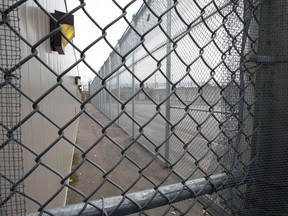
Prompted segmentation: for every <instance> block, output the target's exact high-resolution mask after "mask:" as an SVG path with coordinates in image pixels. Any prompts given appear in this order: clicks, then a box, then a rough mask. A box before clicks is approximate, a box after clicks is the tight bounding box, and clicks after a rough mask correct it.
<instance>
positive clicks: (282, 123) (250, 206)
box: [243, 0, 288, 216]
mask: <svg viewBox="0 0 288 216" xmlns="http://www.w3.org/2000/svg"><path fill="white" fill-rule="evenodd" d="M287 11H288V4H287V1H286V0H278V1H275V0H267V1H263V2H262V6H261V17H260V31H259V32H260V35H261V37H260V39H259V44H258V53H257V55H258V56H257V57H256V59H258V63H260V64H262V67H261V69H260V70H259V71H258V72H257V76H256V93H257V95H259V94H261V97H260V100H258V101H257V104H256V107H255V122H254V127H255V129H257V133H256V134H254V137H253V140H252V155H251V156H252V158H253V159H254V160H253V163H252V164H251V165H250V169H249V173H248V186H249V191H248V193H247V195H246V204H245V206H244V210H243V211H244V212H243V215H264V216H266V215H287V212H288V202H287V197H288V181H287V176H288V174H287V173H288V166H287V155H288V148H287V140H288V133H287V131H288V115H287V113H288V97H287V95H288V88H287V86H288V76H287V71H288V63H287V62H288V61H287V59H288V58H287V56H288V54H287V50H288V40H287V39H288V28H287V23H288V16H287ZM282 58H283V59H282Z"/></svg>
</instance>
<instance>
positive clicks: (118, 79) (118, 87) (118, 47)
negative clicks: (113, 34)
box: [115, 41, 121, 125]
mask: <svg viewBox="0 0 288 216" xmlns="http://www.w3.org/2000/svg"><path fill="white" fill-rule="evenodd" d="M117 51H118V52H119V53H121V46H120V41H118V46H117ZM115 55H116V54H115ZM117 93H118V95H117V97H118V99H119V100H120V101H121V98H120V97H121V93H120V72H119V70H118V71H117ZM119 113H120V104H119V103H118V102H117V115H118V114H119ZM117 123H118V125H120V119H119V118H118V120H117Z"/></svg>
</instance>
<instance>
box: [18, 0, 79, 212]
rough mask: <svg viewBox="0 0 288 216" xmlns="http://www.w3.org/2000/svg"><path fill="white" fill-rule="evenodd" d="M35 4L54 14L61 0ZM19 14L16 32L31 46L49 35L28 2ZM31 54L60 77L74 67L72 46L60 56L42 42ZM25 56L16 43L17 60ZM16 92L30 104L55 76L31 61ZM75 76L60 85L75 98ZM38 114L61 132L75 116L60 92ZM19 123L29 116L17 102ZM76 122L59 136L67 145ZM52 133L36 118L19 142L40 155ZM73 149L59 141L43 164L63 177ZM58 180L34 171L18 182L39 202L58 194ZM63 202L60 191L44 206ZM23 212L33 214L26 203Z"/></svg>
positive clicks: (30, 161) (31, 161)
mask: <svg viewBox="0 0 288 216" xmlns="http://www.w3.org/2000/svg"><path fill="white" fill-rule="evenodd" d="M39 2H40V4H41V5H43V6H44V8H45V9H46V10H47V11H49V12H51V13H52V12H54V10H55V9H56V10H59V11H63V12H65V4H64V1H63V0H61V1H59V0H49V1H46V0H41V1H39ZM19 9H20V11H19V18H20V28H21V30H20V33H21V35H22V36H23V37H24V38H25V39H27V40H28V41H29V42H30V43H31V44H34V43H36V42H37V41H38V40H40V39H41V38H42V37H43V36H44V35H46V34H48V33H49V31H50V30H49V18H48V17H47V15H45V14H44V13H43V11H41V10H40V8H39V7H38V6H36V4H35V3H34V2H33V1H27V2H26V3H25V4H23V5H22V6H21V7H20V8H19ZM37 50H38V51H39V54H38V57H39V58H40V59H41V60H42V61H44V62H45V63H46V64H48V65H49V66H50V67H51V68H52V69H53V70H54V71H55V72H57V73H58V74H60V73H62V72H63V71H64V70H65V69H66V68H67V67H68V66H70V65H71V64H72V63H73V62H75V58H74V53H73V50H72V47H71V46H70V47H69V45H68V46H67V47H66V49H65V55H59V54H58V53H57V52H52V51H51V48H50V41H49V40H47V41H45V42H44V43H42V44H41V45H40V46H39V47H38V48H37ZM30 53H31V48H30V47H28V46H27V45H26V44H25V43H24V42H21V56H22V58H25V57H26V56H27V55H29V54H30ZM21 75H22V82H21V84H22V91H23V92H25V93H26V94H27V95H29V96H30V97H31V98H32V99H33V100H36V99H38V98H39V97H40V96H41V95H42V94H43V93H44V92H46V91H47V90H48V89H49V88H50V87H52V86H53V85H54V84H55V83H56V76H55V75H53V74H52V73H51V72H50V71H49V70H48V69H47V68H46V67H44V66H43V65H42V64H41V63H40V62H39V61H38V60H37V59H35V58H32V59H31V60H29V61H28V62H27V63H26V64H25V65H24V66H22V68H21ZM77 75H78V73H77V71H76V69H74V70H72V71H70V72H69V73H68V74H67V75H65V77H64V78H63V79H64V86H65V87H66V88H68V89H69V90H70V91H71V92H73V93H74V94H75V95H77V96H78V97H79V96H80V93H79V91H78V87H77V85H75V84H74V76H77ZM39 105H40V110H41V111H42V112H44V113H45V114H46V115H47V116H48V117H49V118H51V120H53V121H54V122H55V123H57V124H58V125H59V126H60V127H62V126H63V125H64V124H65V123H67V122H68V121H69V119H71V118H72V116H74V115H75V113H76V112H77V111H78V109H79V105H78V106H77V102H76V101H75V100H74V99H73V98H72V97H71V96H69V95H68V94H67V93H66V92H65V91H64V90H63V89H62V88H61V87H58V88H56V89H55V90H54V91H53V92H52V93H50V94H49V95H48V96H47V97H46V98H45V99H44V100H43V101H41V102H40V104H39ZM21 111H22V113H21V115H22V118H23V117H25V116H26V115H27V114H29V113H30V112H31V111H32V103H31V102H29V101H28V100H27V99H25V98H24V97H23V98H22V110H21ZM77 127H78V120H77V121H76V122H74V123H73V125H71V126H69V127H68V128H67V129H66V130H65V136H66V137H67V138H69V139H70V140H72V141H75V140H76V134H77ZM57 132H58V129H57V128H56V127H55V126H53V125H52V124H51V123H49V122H48V121H47V120H45V119H44V118H43V117H41V116H40V115H39V114H38V113H36V114H35V115H34V116H33V117H32V118H30V119H29V120H28V121H27V122H26V123H25V124H24V125H23V126H22V142H23V143H25V144H26V145H28V146H29V147H31V148H32V149H33V150H34V151H36V152H37V153H41V151H43V149H44V148H46V147H47V146H49V145H50V144H51V143H52V142H53V141H55V139H56V138H57ZM72 155H73V148H72V146H71V145H70V144H68V143H67V142H66V141H65V140H63V139H61V140H60V141H59V142H58V143H57V145H55V147H53V148H52V149H51V150H49V152H48V153H47V154H46V155H45V156H44V157H43V162H45V163H46V164H48V165H50V166H51V167H53V168H54V169H55V170H56V171H58V172H60V173H62V174H63V175H65V174H67V173H68V172H69V171H70V168H71V167H70V166H71V161H72ZM35 164H36V163H35V156H34V155H32V154H31V153H29V152H28V151H25V150H24V171H25V173H27V172H28V170H30V169H31V168H32V167H33V166H35ZM60 180H61V179H60V178H59V177H57V176H56V175H55V174H54V173H52V172H49V171H47V169H46V168H45V167H43V166H39V167H38V168H37V170H36V171H35V172H33V173H32V174H31V175H30V176H29V178H28V179H27V180H26V181H25V182H24V185H25V192H26V193H27V194H31V195H32V196H33V195H35V196H36V197H37V199H40V200H39V201H40V202H43V201H45V200H47V199H48V197H50V196H51V195H52V194H54V193H55V192H56V191H57V190H58V189H59V185H60V184H59V182H60ZM65 201H66V189H65V190H63V191H62V192H61V193H60V194H59V195H58V196H57V197H56V198H55V199H54V200H53V201H51V203H50V204H49V206H50V207H57V206H61V205H64V204H65ZM26 207H27V212H31V211H35V210H36V209H37V208H38V207H37V206H36V205H35V204H32V203H31V202H30V201H29V200H28V199H26Z"/></svg>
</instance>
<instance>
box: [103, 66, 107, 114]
mask: <svg viewBox="0 0 288 216" xmlns="http://www.w3.org/2000/svg"><path fill="white" fill-rule="evenodd" d="M102 77H103V78H104V77H106V64H105V63H104V64H103V75H102ZM105 84H106V83H105ZM106 94H107V92H106V90H103V113H105V115H107V110H106V107H107V106H106Z"/></svg>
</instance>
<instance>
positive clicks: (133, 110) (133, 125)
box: [132, 15, 137, 139]
mask: <svg viewBox="0 0 288 216" xmlns="http://www.w3.org/2000/svg"><path fill="white" fill-rule="evenodd" d="M132 25H133V27H134V28H136V21H135V15H133V20H132ZM136 36H137V35H136V33H135V32H134V33H133V39H132V40H133V41H132V44H133V47H134V46H135V44H136ZM134 74H135V50H134V51H133V52H132V75H134ZM132 94H133V95H134V94H135V77H134V76H132ZM132 118H133V120H134V119H135V97H133V99H132ZM134 138H135V122H134V121H132V139H134Z"/></svg>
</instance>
